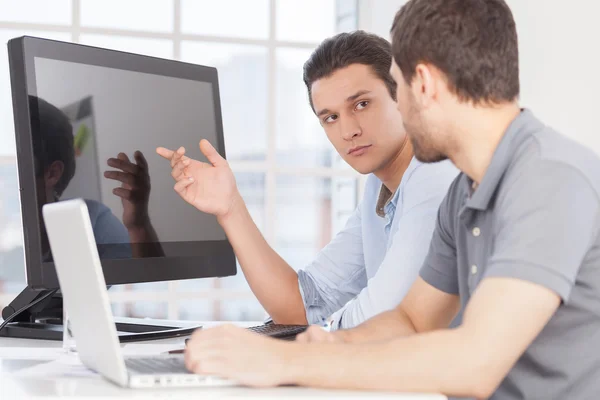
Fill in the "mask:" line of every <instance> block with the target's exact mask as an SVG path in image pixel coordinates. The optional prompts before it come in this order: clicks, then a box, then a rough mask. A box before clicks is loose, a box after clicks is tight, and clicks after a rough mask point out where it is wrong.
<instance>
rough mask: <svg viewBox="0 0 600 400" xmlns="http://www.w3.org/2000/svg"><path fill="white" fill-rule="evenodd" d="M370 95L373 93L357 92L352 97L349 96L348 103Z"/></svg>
mask: <svg viewBox="0 0 600 400" xmlns="http://www.w3.org/2000/svg"><path fill="white" fill-rule="evenodd" d="M368 93H371V91H370V90H359V91H358V92H356V93H355V94H353V95H352V96H349V97H348V98H347V99H346V101H354V100H356V99H358V98H359V97H360V96H362V95H365V94H368Z"/></svg>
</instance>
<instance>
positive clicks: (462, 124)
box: [448, 102, 521, 185]
mask: <svg viewBox="0 0 600 400" xmlns="http://www.w3.org/2000/svg"><path fill="white" fill-rule="evenodd" d="M520 112H521V110H520V108H519V105H518V104H517V103H516V102H513V103H505V104H502V105H497V106H494V107H480V108H475V107H465V106H464V105H461V106H459V107H458V110H456V113H454V114H453V119H452V121H451V123H450V125H451V128H450V129H451V132H452V135H451V137H452V138H454V143H453V145H452V146H451V147H452V148H451V149H449V151H448V158H450V160H452V162H453V163H454V165H456V167H457V168H458V169H460V170H461V171H462V172H464V173H465V174H466V175H467V176H468V177H469V178H471V179H472V180H473V181H474V182H475V183H476V184H477V185H479V184H480V183H481V181H482V179H483V177H484V176H485V173H486V171H487V169H488V167H489V166H490V163H491V162H492V157H493V156H494V152H495V151H496V148H497V147H498V144H499V143H500V141H501V140H502V137H503V136H504V133H505V132H506V130H507V129H508V127H509V125H510V124H511V123H512V121H513V120H514V119H515V118H516V117H517V116H518V115H519V113H520Z"/></svg>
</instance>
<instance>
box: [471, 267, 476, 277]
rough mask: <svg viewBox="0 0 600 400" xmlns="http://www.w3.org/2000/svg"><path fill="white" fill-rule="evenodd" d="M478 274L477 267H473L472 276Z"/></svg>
mask: <svg viewBox="0 0 600 400" xmlns="http://www.w3.org/2000/svg"><path fill="white" fill-rule="evenodd" d="M476 273H477V265H471V274H473V275H475V274H476Z"/></svg>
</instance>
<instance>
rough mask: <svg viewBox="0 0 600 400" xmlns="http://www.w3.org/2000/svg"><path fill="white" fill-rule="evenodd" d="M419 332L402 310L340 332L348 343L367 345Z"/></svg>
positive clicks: (390, 312)
mask: <svg viewBox="0 0 600 400" xmlns="http://www.w3.org/2000/svg"><path fill="white" fill-rule="evenodd" d="M415 333H417V330H416V329H415V327H414V326H413V324H412V322H411V321H410V318H409V317H408V315H406V314H405V313H404V312H403V311H402V310H401V309H399V308H396V309H394V310H390V311H385V312H383V313H381V314H378V315H376V316H374V317H373V318H371V319H369V320H367V321H365V322H363V323H362V324H360V325H359V326H357V327H356V328H353V329H348V330H342V331H338V332H337V334H338V335H340V336H341V337H342V339H343V340H344V341H346V342H350V343H366V342H378V341H382V340H390V339H394V338H398V337H403V336H409V335H414V334H415Z"/></svg>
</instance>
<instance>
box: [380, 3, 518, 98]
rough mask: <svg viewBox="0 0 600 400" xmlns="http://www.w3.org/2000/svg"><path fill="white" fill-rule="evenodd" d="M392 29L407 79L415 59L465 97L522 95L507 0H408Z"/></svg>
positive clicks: (396, 55)
mask: <svg viewBox="0 0 600 400" xmlns="http://www.w3.org/2000/svg"><path fill="white" fill-rule="evenodd" d="M391 32H392V52H393V55H394V61H395V62H396V64H397V65H398V67H399V68H400V70H401V71H402V74H403V76H404V80H405V81H406V82H407V83H408V84H410V83H411V82H412V80H413V78H414V75H415V68H416V66H417V64H419V63H429V64H432V65H433V66H435V67H436V68H438V69H439V70H440V71H442V72H443V73H444V74H445V75H446V77H447V80H448V87H449V89H450V90H451V91H452V92H453V93H454V94H456V95H457V96H458V98H459V99H460V100H462V101H470V102H473V103H474V104H478V103H495V104H498V103H502V102H511V101H514V100H515V99H516V98H517V97H518V96H519V51H518V43H517V42H518V41H517V30H516V25H515V21H514V19H513V16H512V13H511V11H510V9H509V8H508V6H507V5H506V3H505V2H504V0H410V1H409V2H408V3H406V4H405V5H404V6H403V7H402V8H401V9H400V11H398V13H397V14H396V17H395V18H394V23H393V25H392V30H391Z"/></svg>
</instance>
